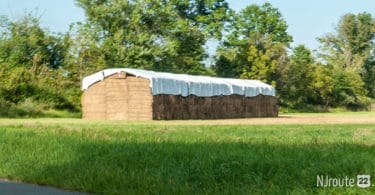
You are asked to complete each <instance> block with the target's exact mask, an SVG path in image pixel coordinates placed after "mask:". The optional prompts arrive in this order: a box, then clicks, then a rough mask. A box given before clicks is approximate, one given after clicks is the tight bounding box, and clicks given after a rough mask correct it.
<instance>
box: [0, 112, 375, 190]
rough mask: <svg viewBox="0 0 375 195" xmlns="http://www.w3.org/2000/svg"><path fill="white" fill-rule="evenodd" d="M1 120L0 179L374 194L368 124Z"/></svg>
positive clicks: (97, 186) (100, 186)
mask: <svg viewBox="0 0 375 195" xmlns="http://www.w3.org/2000/svg"><path fill="white" fill-rule="evenodd" d="M69 121H70V120H69V119H38V120H35V122H31V120H29V121H28V122H23V120H22V119H20V120H11V119H1V120H0V178H8V179H13V180H18V181H24V182H30V183H37V184H43V185H51V186H56V187H59V188H63V189H69V190H78V191H83V192H89V193H95V194H150V193H151V194H192V193H200V194H202V193H204V194H217V193H220V194H253V193H271V194H274V193H292V194H301V193H323V194H325V193H338V194H342V193H350V194H351V193H353V194H373V193H375V186H373V187H370V188H366V189H362V188H358V187H356V186H355V187H328V188H323V187H317V186H316V185H317V175H324V176H325V175H328V176H329V177H337V178H343V177H345V176H348V177H352V178H356V175H357V174H370V175H371V176H372V183H373V184H374V183H375V179H373V178H374V177H375V125H374V124H367V125H361V124H351V125H174V124H173V123H169V122H165V123H154V122H132V123H126V122H113V123H112V122H93V121H91V122H90V121H78V120H72V122H69Z"/></svg>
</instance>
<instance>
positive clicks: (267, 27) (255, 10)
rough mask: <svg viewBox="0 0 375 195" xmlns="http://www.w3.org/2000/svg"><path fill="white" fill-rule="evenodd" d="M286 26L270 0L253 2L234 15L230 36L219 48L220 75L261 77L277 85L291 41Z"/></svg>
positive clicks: (218, 67)
mask: <svg viewBox="0 0 375 195" xmlns="http://www.w3.org/2000/svg"><path fill="white" fill-rule="evenodd" d="M287 27H288V26H287V25H286V22H285V20H284V19H283V18H282V16H281V13H280V12H279V11H278V10H277V9H276V8H273V7H272V5H271V4H270V3H265V4H263V5H262V6H258V5H250V6H248V7H246V8H245V9H243V10H241V11H240V12H239V13H238V14H237V13H236V14H234V15H233V20H232V21H231V23H230V28H229V31H228V35H227V36H226V37H225V39H224V40H223V41H222V42H221V44H220V46H219V48H218V51H217V59H219V60H218V61H217V63H216V67H215V70H216V73H217V75H219V76H222V75H228V76H229V75H230V76H232V75H233V76H235V77H241V78H250V79H260V80H263V81H265V82H268V83H271V84H273V85H276V81H277V80H278V79H277V77H278V75H279V73H278V71H279V70H278V69H279V67H282V66H285V63H286V56H287V55H286V48H287V47H288V45H289V43H290V42H291V41H292V38H291V36H290V35H289V34H288V33H287V32H286V30H287Z"/></svg>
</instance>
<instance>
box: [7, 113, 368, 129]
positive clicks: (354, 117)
mask: <svg viewBox="0 0 375 195" xmlns="http://www.w3.org/2000/svg"><path fill="white" fill-rule="evenodd" d="M76 123H78V124H82V125H84V124H87V123H98V124H112V125H122V124H124V123H126V124H129V123H131V124H144V123H147V124H155V125H158V124H159V125H236V124H238V125H241V124H244V125H246V124H247V125H251V124H257V125H268V124H374V125H375V112H360V113H355V112H350V113H327V114H289V115H287V114H281V115H279V117H278V118H246V119H219V120H170V121H98V120H84V119H69V118H62V119H52V118H47V119H46V118H39V119H0V126H1V125H17V124H22V125H37V124H65V125H66V124H76Z"/></svg>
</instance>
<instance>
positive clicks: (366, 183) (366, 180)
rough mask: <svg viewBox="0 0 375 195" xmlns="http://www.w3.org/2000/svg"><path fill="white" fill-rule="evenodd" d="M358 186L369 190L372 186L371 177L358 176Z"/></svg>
mask: <svg viewBox="0 0 375 195" xmlns="http://www.w3.org/2000/svg"><path fill="white" fill-rule="evenodd" d="M357 186H358V187H359V188H368V187H370V186H371V176H370V175H357Z"/></svg>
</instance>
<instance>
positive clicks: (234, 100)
mask: <svg viewBox="0 0 375 195" xmlns="http://www.w3.org/2000/svg"><path fill="white" fill-rule="evenodd" d="M82 89H83V90H84V92H83V95H82V112H83V118H87V119H112V120H152V119H154V120H172V119H223V118H247V117H277V115H278V109H277V101H276V98H275V91H274V88H273V87H272V86H270V85H267V84H265V83H262V82H260V81H254V80H242V79H223V78H212V77H206V76H191V75H184V74H171V73H158V72H153V71H145V70H138V69H128V68H122V69H106V70H103V71H100V72H97V73H95V74H92V75H90V76H88V77H85V78H84V79H83V83H82Z"/></svg>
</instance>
